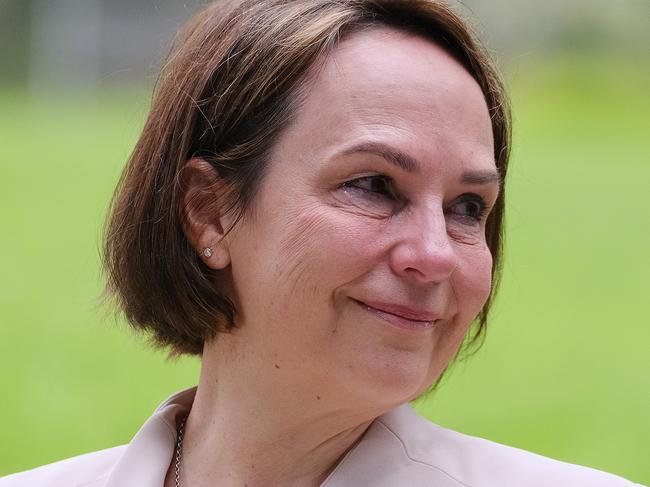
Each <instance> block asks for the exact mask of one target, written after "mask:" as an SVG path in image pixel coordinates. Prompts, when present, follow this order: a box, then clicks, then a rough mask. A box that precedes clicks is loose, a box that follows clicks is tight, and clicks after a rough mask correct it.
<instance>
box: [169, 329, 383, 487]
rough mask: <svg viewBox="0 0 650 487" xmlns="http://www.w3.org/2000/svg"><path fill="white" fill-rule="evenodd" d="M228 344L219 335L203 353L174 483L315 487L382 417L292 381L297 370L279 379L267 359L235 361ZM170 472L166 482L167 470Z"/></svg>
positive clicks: (375, 411) (280, 372) (231, 339)
mask: <svg viewBox="0 0 650 487" xmlns="http://www.w3.org/2000/svg"><path fill="white" fill-rule="evenodd" d="M217 342H218V344H217ZM235 342H236V338H234V337H233V336H232V335H230V334H228V335H220V336H219V339H218V340H216V341H215V342H213V343H211V344H209V345H206V348H205V350H204V357H203V367H202V370H201V377H200V380H199V385H198V389H197V393H196V397H195V400H194V403H193V405H192V409H191V412H190V415H189V417H188V419H187V422H186V424H185V433H184V439H183V453H182V466H181V484H182V485H192V486H196V487H203V486H208V485H220V486H235V485H236V486H242V485H246V486H248V487H256V486H268V485H283V486H284V485H286V486H293V487H313V486H318V485H320V484H321V483H322V482H323V481H324V480H325V478H327V476H328V475H329V474H330V472H331V471H332V470H333V469H334V467H335V466H336V465H337V463H338V462H339V461H340V459H341V458H342V457H343V456H345V454H346V453H347V451H349V450H350V449H351V448H352V447H353V446H354V444H355V443H356V442H357V441H358V440H359V439H360V438H361V436H362V435H363V433H364V432H365V431H366V429H367V428H368V426H369V425H370V423H371V422H372V420H373V419H374V418H375V417H377V416H379V415H380V414H382V413H383V412H384V410H378V409H377V408H376V407H365V408H364V407H361V406H359V405H358V404H351V403H352V402H355V401H349V400H348V401H346V400H345V399H346V398H343V397H340V392H338V391H336V390H335V389H334V388H330V389H328V388H327V387H322V385H321V386H319V384H315V383H312V382H310V381H304V380H302V381H300V380H297V377H296V375H297V374H300V373H301V372H300V370H298V371H296V369H299V367H289V368H290V369H293V370H288V371H285V372H284V373H283V370H282V369H281V368H280V367H279V365H278V364H277V363H275V362H274V361H273V360H271V361H267V360H265V359H264V358H263V357H259V356H250V355H248V358H247V359H246V360H243V358H244V357H242V356H241V355H240V354H239V353H236V348H237V347H236V346H233V345H234V343H235ZM306 382H307V383H306ZM356 402H358V401H356ZM170 472H171V474H172V475H171V478H172V479H173V465H172V468H170ZM172 485H173V484H172Z"/></svg>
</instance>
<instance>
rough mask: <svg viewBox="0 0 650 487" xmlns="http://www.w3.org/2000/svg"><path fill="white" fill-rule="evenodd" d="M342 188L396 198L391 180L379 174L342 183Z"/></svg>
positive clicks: (376, 196)
mask: <svg viewBox="0 0 650 487" xmlns="http://www.w3.org/2000/svg"><path fill="white" fill-rule="evenodd" d="M342 186H343V187H344V188H351V189H353V190H359V191H363V192H364V193H367V194H368V195H369V196H371V197H373V198H389V199H394V200H395V199H398V195H397V193H396V191H395V188H394V184H393V180H392V179H391V178H389V177H388V176H383V175H380V174H377V175H373V176H364V177H361V178H357V179H353V180H352V181H348V182H346V183H343V185H342Z"/></svg>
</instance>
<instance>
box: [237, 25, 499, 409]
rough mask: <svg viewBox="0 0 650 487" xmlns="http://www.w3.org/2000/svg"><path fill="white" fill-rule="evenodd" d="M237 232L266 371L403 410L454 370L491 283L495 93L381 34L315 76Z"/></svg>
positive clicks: (437, 55)
mask: <svg viewBox="0 0 650 487" xmlns="http://www.w3.org/2000/svg"><path fill="white" fill-rule="evenodd" d="M313 74H314V78H313V80H312V81H311V82H310V83H309V85H308V90H307V94H306V99H305V103H304V104H303V105H302V106H301V108H300V109H299V110H298V112H297V117H296V119H295V121H294V123H293V124H292V125H291V126H290V127H289V128H288V129H287V130H286V131H285V132H283V134H282V136H281V137H280V139H279V141H278V143H277V144H276V146H275V148H274V151H273V153H272V158H271V161H270V165H269V168H268V169H269V170H268V173H267V174H266V176H265V179H264V182H263V184H262V186H261V188H260V192H259V193H258V195H257V196H256V200H255V202H254V204H253V207H252V211H251V213H250V214H249V215H248V216H247V217H246V218H245V219H244V220H243V221H241V222H240V224H239V225H238V226H236V227H235V229H234V230H233V232H232V233H230V234H229V235H228V237H227V240H226V245H227V247H228V251H229V254H230V259H231V264H232V273H233V275H232V276H233V283H234V289H235V293H236V302H237V303H238V304H239V309H240V311H241V314H240V315H239V317H238V323H237V324H238V327H239V329H238V331H237V333H238V334H240V335H241V336H242V337H243V340H242V342H243V343H246V346H247V347H248V349H249V352H250V353H251V355H250V356H254V357H255V359H254V360H253V361H251V362H250V363H254V364H255V367H258V368H260V370H259V372H260V373H261V374H265V373H266V372H268V373H274V374H282V376H281V377H283V378H284V379H286V380H287V381H294V382H295V383H297V384H304V385H305V387H310V388H313V390H314V393H315V396H316V395H318V399H320V398H321V397H322V396H323V395H324V394H331V395H342V394H343V395H345V396H346V397H347V398H348V399H349V398H350V396H353V397H356V398H357V399H359V400H367V401H370V402H371V403H375V404H385V405H394V404H399V403H401V402H404V401H406V400H408V399H411V398H414V397H416V396H418V395H419V394H420V393H422V392H423V391H424V390H425V389H426V388H427V387H428V386H429V385H431V383H432V382H434V381H435V380H436V379H437V378H438V376H439V375H440V374H441V372H442V371H443V369H444V368H445V366H446V365H447V364H448V362H449V361H450V359H451V358H452V357H453V356H454V354H455V352H456V351H457V349H458V347H459V345H460V343H461V341H462V338H463V336H464V335H465V332H466V331H467V329H468V327H469V325H470V323H471V322H472V320H473V319H474V318H475V316H476V314H477V313H478V312H479V311H480V309H481V307H482V306H483V304H484V303H485V301H486V299H487V297H488V294H489V292H490V284H491V283H490V276H491V267H492V258H491V254H490V251H489V249H488V247H487V245H486V241H485V219H486V217H487V214H488V212H489V209H490V207H491V206H492V205H493V204H494V202H495V200H496V197H497V194H498V182H497V181H498V178H497V171H496V167H495V162H494V156H493V140H492V129H491V124H490V118H489V115H488V110H487V106H486V103H485V101H484V98H483V95H482V93H481V90H480V88H479V86H478V85H477V83H476V82H475V81H474V80H473V79H472V77H471V76H470V75H469V74H468V73H467V72H466V71H465V70H464V69H463V67H462V66H461V65H460V64H458V63H457V62H456V61H455V60H454V59H453V58H451V57H450V56H449V55H448V54H447V53H446V52H445V51H443V50H442V49H441V48H439V47H437V46H435V45H434V44H432V43H431V42H429V41H427V40H424V39H422V38H419V37H416V36H413V35H410V34H405V33H401V32H398V31H394V30H391V29H375V30H372V31H368V32H364V33H358V34H355V35H352V36H350V37H349V38H347V39H346V40H344V41H343V42H342V43H341V44H340V45H339V47H338V48H337V49H336V50H335V52H334V53H333V54H332V55H331V56H330V57H329V58H328V60H327V61H326V62H325V64H324V65H323V66H322V67H321V68H320V69H318V70H315V71H314V72H313Z"/></svg>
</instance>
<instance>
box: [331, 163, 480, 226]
mask: <svg viewBox="0 0 650 487" xmlns="http://www.w3.org/2000/svg"><path fill="white" fill-rule="evenodd" d="M361 181H383V183H384V184H386V185H387V188H388V189H387V190H384V191H377V190H372V189H368V188H367V187H363V186H361V185H359V183H360V182H361ZM342 186H343V187H346V188H354V189H357V190H360V191H363V192H364V193H368V194H370V195H373V197H383V198H390V199H392V200H396V201H397V200H400V199H403V198H402V197H401V196H400V195H399V194H398V193H397V191H395V188H394V183H393V180H392V179H391V178H390V177H388V176H383V175H372V176H363V177H360V178H357V179H353V180H351V181H347V182H345V183H343V185H342ZM463 203H474V204H475V205H476V207H475V208H476V210H475V212H474V213H475V214H474V215H461V216H464V217H467V218H470V219H471V220H473V221H476V222H480V221H481V220H483V219H484V218H485V215H486V214H487V212H488V209H489V207H488V205H487V203H486V202H485V200H484V199H483V198H482V197H481V196H479V195H477V194H474V193H466V194H464V195H462V196H461V197H460V199H459V201H458V203H457V204H463Z"/></svg>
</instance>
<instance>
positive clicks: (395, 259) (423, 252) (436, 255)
mask: <svg viewBox="0 0 650 487" xmlns="http://www.w3.org/2000/svg"><path fill="white" fill-rule="evenodd" d="M403 223H404V225H403V227H402V230H403V231H402V232H400V240H399V242H398V244H397V245H396V246H395V248H394V251H393V256H392V259H391V260H392V264H393V267H394V271H395V272H396V273H398V274H401V275H408V276H410V277H412V278H414V279H416V280H417V281H419V282H443V281H445V280H446V279H448V278H449V276H450V275H451V274H452V272H453V271H454V269H455V268H456V265H457V263H456V253H455V249H454V247H453V245H452V242H451V240H450V238H449V235H448V233H447V222H446V220H445V215H444V211H443V209H442V205H441V204H440V203H437V204H430V205H427V206H426V207H421V208H420V209H419V210H415V211H413V213H412V214H411V215H410V218H408V219H407V221H405V222H403Z"/></svg>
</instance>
